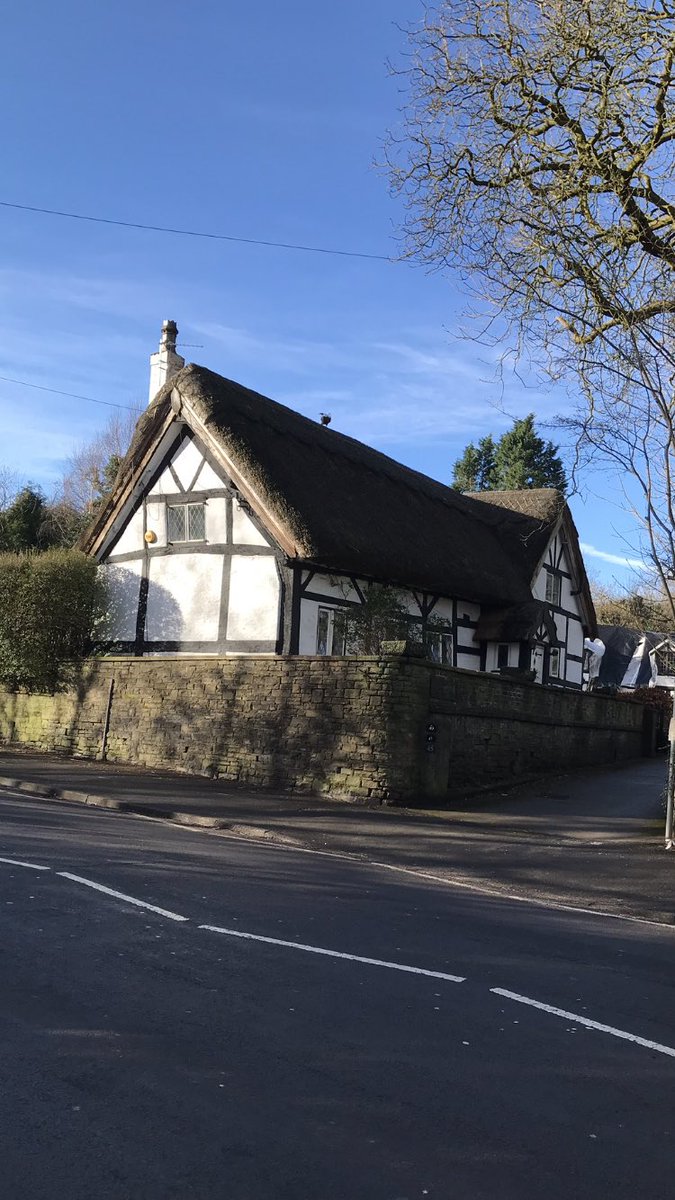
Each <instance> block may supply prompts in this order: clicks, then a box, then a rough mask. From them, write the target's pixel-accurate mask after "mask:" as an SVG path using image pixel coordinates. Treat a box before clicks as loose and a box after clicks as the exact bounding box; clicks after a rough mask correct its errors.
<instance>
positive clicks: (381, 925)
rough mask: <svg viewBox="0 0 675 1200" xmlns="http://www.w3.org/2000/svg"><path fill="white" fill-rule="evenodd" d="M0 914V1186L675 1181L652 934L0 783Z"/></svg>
mask: <svg viewBox="0 0 675 1200" xmlns="http://www.w3.org/2000/svg"><path fill="white" fill-rule="evenodd" d="M38 868H43V869H38ZM99 889H104V890H99ZM157 910H160V911H157ZM0 919H1V922H2V924H1V926H0V931H1V937H0V956H1V957H0V1038H1V1042H0V1050H1V1053H2V1064H3V1072H2V1081H3V1086H2V1089H1V1091H0V1162H1V1163H2V1194H3V1197H7V1200H29V1198H30V1200H47V1197H49V1200H54V1198H61V1197H64V1198H65V1197H67V1198H68V1200H85V1197H86V1198H87V1200H90V1198H91V1197H96V1198H97V1200H113V1198H114V1200H126V1198H129V1200H139V1198H142V1200H168V1198H173V1197H176V1198H179V1197H180V1198H181V1200H189V1198H193V1197H194V1198H199V1200H206V1198H207V1197H208V1198H213V1197H218V1198H220V1197H223V1198H228V1200H229V1198H230V1197H231V1198H232V1200H303V1198H305V1197H307V1198H310V1200H314V1198H317V1200H404V1198H405V1200H414V1198H417V1197H425V1196H428V1197H431V1198H432V1200H434V1198H435V1200H439V1198H443V1200H445V1198H447V1200H482V1198H485V1200H488V1198H489V1200H530V1198H532V1200H535V1198H537V1200H539V1197H542V1196H546V1197H547V1200H558V1198H560V1200H562V1198H563V1197H564V1198H565V1200H569V1198H570V1197H574V1198H575V1200H585V1198H586V1197H588V1198H589V1200H590V1198H591V1197H592V1198H593V1200H598V1198H599V1197H605V1196H607V1197H612V1200H620V1198H622V1197H626V1198H628V1197H630V1198H631V1200H634V1198H635V1197H636V1196H649V1197H650V1200H659V1198H660V1197H664V1198H665V1197H666V1196H668V1197H670V1196H671V1195H672V1192H673V1174H674V1172H675V1123H674V1120H673V1111H674V1106H673V1101H674V1100H675V1087H674V1084H675V1028H674V1024H675V1022H674V1019H673V1014H674V1013H675V971H674V970H673V952H674V950H675V930H674V929H672V928H667V927H663V926H658V925H652V924H649V923H645V922H639V921H628V920H622V919H620V918H612V917H598V916H593V915H588V914H584V913H572V912H567V911H561V910H559V909H555V908H546V907H542V906H537V905H530V904H528V903H517V902H515V901H509V900H505V899H502V898H496V897H491V896H487V895H484V894H483V895H481V894H479V893H472V892H471V891H468V890H466V889H457V888H453V887H452V886H445V885H439V884H436V883H433V882H431V881H428V880H426V881H425V880H422V879H416V878H414V877H412V876H402V875H396V874H393V873H392V872H388V871H386V870H384V869H378V868H376V867H372V866H369V865H367V864H360V863H355V862H353V861H346V860H342V859H340V858H339V857H335V856H328V855H323V854H320V853H308V852H301V851H298V850H296V849H282V848H280V847H277V846H266V845H259V844H254V843H253V842H251V843H247V842H245V841H242V840H237V839H233V838H229V837H226V836H223V835H221V834H218V833H197V832H194V831H188V830H181V829H178V828H175V827H172V826H169V825H164V824H162V823H159V822H152V821H148V820H144V819H142V818H138V817H132V816H123V815H120V814H117V813H106V812H104V811H98V810H83V809H82V808H78V807H77V806H72V807H71V806H67V805H57V804H41V803H40V802H35V801H33V800H29V799H26V798H25V797H19V796H14V795H13V794H12V793H9V792H5V793H4V794H3V795H2V796H1V797H0ZM410 968H413V969H412V970H411V969H410Z"/></svg>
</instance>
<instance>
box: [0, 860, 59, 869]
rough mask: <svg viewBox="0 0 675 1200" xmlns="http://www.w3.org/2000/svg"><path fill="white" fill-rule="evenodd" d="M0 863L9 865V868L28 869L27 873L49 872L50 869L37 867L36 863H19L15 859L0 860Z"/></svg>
mask: <svg viewBox="0 0 675 1200" xmlns="http://www.w3.org/2000/svg"><path fill="white" fill-rule="evenodd" d="M0 862H1V863H9V865H10V866H11V867H28V870H29V871H51V867H39V866H38V864H37V863H27V862H19V860H18V859H17V858H0Z"/></svg>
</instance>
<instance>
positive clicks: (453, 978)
mask: <svg viewBox="0 0 675 1200" xmlns="http://www.w3.org/2000/svg"><path fill="white" fill-rule="evenodd" d="M199 928H200V929H207V930H208V931H209V933H220V934H223V935H224V936H225V937H235V938H244V939H247V940H248V941H251V942H266V943H267V945H269V946H284V947H285V948H286V949H287V950H304V951H305V953H307V954H323V955H325V956H326V957H327V958H344V959H347V961H348V962H357V963H365V965H366V966H368V967H386V968H387V969H388V970H389V971H406V972H408V973H409V974H411V975H427V976H429V977H430V978H431V979H445V980H446V981H447V982H449V983H466V976H464V975H449V974H447V972H445V971H427V970H426V968H424V967H409V966H407V965H406V964H405V963H395V962H387V961H385V959H382V958H363V957H362V956H361V955H360V954H345V953H343V951H341V950H326V949H325V948H324V947H323V946H305V945H304V944H303V943H302V942H286V941H283V940H282V939H281V938H273V937H263V936H262V934H260V933H244V932H243V931H242V930H241V929H223V928H221V926H220V925H200V926H199Z"/></svg>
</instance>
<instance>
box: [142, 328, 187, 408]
mask: <svg viewBox="0 0 675 1200" xmlns="http://www.w3.org/2000/svg"><path fill="white" fill-rule="evenodd" d="M177 337H178V326H177V325H176V322H175V321H163V322H162V336H161V338H160V339H159V350H158V351H157V353H156V354H151V355H150V394H149V397H148V404H152V402H153V400H154V398H155V396H156V395H157V393H158V391H159V389H160V388H161V387H163V386H164V384H165V383H166V381H167V379H173V377H174V375H177V374H178V372H179V371H180V369H181V367H184V366H185V359H184V358H181V356H180V354H176V338H177Z"/></svg>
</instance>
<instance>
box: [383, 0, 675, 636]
mask: <svg viewBox="0 0 675 1200" xmlns="http://www.w3.org/2000/svg"><path fill="white" fill-rule="evenodd" d="M410 41H411V51H412V56H411V59H410V61H409V64H408V66H407V67H406V68H405V70H404V72H403V75H404V77H405V80H406V86H407V93H408V94H407V104H406V107H405V108H404V110H403V118H404V120H403V130H402V133H401V134H400V135H399V136H392V138H391V139H390V143H389V149H388V159H389V166H390V172H391V179H392V184H393V186H394V188H395V189H396V190H398V191H399V192H400V193H402V194H403V196H404V197H405V200H406V202H407V220H406V222H405V233H406V236H407V253H408V254H410V255H412V256H415V257H417V258H418V259H420V260H421V261H423V262H425V263H427V264H429V265H430V266H433V267H445V266H451V267H459V269H460V270H461V272H462V274H463V276H464V278H465V279H466V280H467V281H468V282H470V283H471V285H472V286H473V289H474V291H475V293H476V295H477V296H478V297H479V298H480V299H481V301H482V302H483V303H482V304H481V306H480V308H481V311H482V313H484V314H487V324H486V326H485V332H486V334H487V335H488V336H493V337H494V338H495V339H499V338H501V337H502V336H504V333H505V331H508V332H510V334H511V336H512V337H513V339H514V340H513V343H512V346H513V348H514V349H515V350H516V352H520V353H522V352H523V351H524V350H526V349H529V351H530V352H532V349H533V347H534V346H537V347H538V348H539V356H538V357H539V361H540V363H541V364H542V365H543V366H544V367H545V369H546V370H547V371H548V372H549V373H550V374H551V375H552V376H553V377H558V376H560V375H561V374H562V373H571V374H572V375H573V377H574V378H575V379H576V380H577V381H578V383H579V385H580V391H581V395H582V397H583V402H582V404H581V405H580V407H579V409H578V411H577V413H576V415H575V416H574V417H573V418H572V419H571V420H569V421H568V425H569V426H570V427H571V428H572V430H573V432H574V433H575V435H576V437H577V440H578V441H577V444H578V447H579V456H580V461H582V462H583V461H585V460H587V459H588V458H589V457H594V456H598V455H600V456H602V457H603V459H605V460H606V461H609V462H610V463H612V464H613V465H614V466H615V467H616V469H617V471H618V472H619V474H620V475H622V476H623V477H624V478H625V479H628V480H629V483H628V486H627V497H628V502H629V504H630V506H631V507H632V510H633V511H634V512H635V515H636V516H637V517H638V518H639V520H640V522H641V524H642V528H643V532H644V546H643V549H644V552H645V553H646V554H647V555H648V556H649V559H650V561H651V563H652V564H653V566H654V571H655V574H656V576H657V578H658V580H659V582H660V584H661V586H662V587H663V588H664V589H665V591H666V593H667V594H668V596H669V598H670V604H671V608H672V611H673V615H674V616H675V604H674V602H673V582H672V580H673V576H674V575H675V513H674V512H673V476H674V471H675V429H674V424H673V422H674V419H675V410H674V382H675V339H674V338H673V333H674V331H675V323H674V322H675V292H674V288H673V280H674V273H673V272H674V268H675V199H674V198H673V180H674V178H675V160H674V158H673V153H672V143H673V140H674V139H675V109H674V107H673V82H674V79H673V69H674V61H675V4H674V3H672V2H671V0H444V2H443V3H437V4H435V5H432V6H431V7H429V8H428V9H427V10H426V15H425V19H424V21H423V23H422V24H421V26H420V27H418V28H416V29H413V30H412V31H411V33H410ZM542 351H543V353H542Z"/></svg>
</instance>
